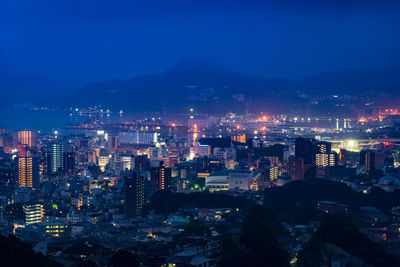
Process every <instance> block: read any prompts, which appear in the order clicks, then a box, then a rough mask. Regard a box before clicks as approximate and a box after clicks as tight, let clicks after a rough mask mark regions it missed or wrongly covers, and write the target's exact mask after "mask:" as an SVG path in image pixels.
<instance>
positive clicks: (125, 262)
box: [108, 249, 139, 267]
mask: <svg viewBox="0 0 400 267" xmlns="http://www.w3.org/2000/svg"><path fill="white" fill-rule="evenodd" d="M108 265H109V266H110V267H136V266H139V258H138V257H137V256H136V255H135V254H132V253H130V252H129V251H127V250H124V249H121V250H118V251H117V252H116V253H115V254H114V255H113V256H112V257H111V258H110V260H109V261H108Z"/></svg>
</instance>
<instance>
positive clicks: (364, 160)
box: [360, 150, 375, 172]
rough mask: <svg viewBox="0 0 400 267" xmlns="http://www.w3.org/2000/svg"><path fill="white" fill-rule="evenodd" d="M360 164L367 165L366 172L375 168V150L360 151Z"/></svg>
mask: <svg viewBox="0 0 400 267" xmlns="http://www.w3.org/2000/svg"><path fill="white" fill-rule="evenodd" d="M360 165H364V166H365V171H366V172H371V171H374V170H375V152H374V151H371V150H361V151H360Z"/></svg>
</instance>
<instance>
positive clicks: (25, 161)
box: [14, 157, 39, 188]
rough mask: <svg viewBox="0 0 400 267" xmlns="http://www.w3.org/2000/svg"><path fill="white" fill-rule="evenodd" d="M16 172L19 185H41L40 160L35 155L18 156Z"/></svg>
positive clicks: (15, 160)
mask: <svg viewBox="0 0 400 267" xmlns="http://www.w3.org/2000/svg"><path fill="white" fill-rule="evenodd" d="M14 166H15V174H14V177H15V179H16V180H17V181H18V185H19V187H28V188H38V187H39V162H38V159H37V158H33V157H16V158H15V159H14Z"/></svg>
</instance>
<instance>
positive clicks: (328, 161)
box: [316, 153, 336, 168]
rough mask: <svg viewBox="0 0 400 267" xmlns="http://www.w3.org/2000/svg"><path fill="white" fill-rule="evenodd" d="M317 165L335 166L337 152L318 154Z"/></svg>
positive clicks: (321, 166)
mask: <svg viewBox="0 0 400 267" xmlns="http://www.w3.org/2000/svg"><path fill="white" fill-rule="evenodd" d="M316 165H317V167H319V168H324V167H333V166H335V165H336V153H329V154H316Z"/></svg>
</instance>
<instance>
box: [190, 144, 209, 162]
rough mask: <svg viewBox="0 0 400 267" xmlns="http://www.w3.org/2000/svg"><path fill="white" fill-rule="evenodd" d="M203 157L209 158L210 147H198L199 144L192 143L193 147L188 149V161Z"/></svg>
mask: <svg viewBox="0 0 400 267" xmlns="http://www.w3.org/2000/svg"><path fill="white" fill-rule="evenodd" d="M204 156H206V157H209V156H211V147H210V146H209V145H200V144H199V143H194V144H193V146H191V147H190V159H193V158H194V157H204Z"/></svg>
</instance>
